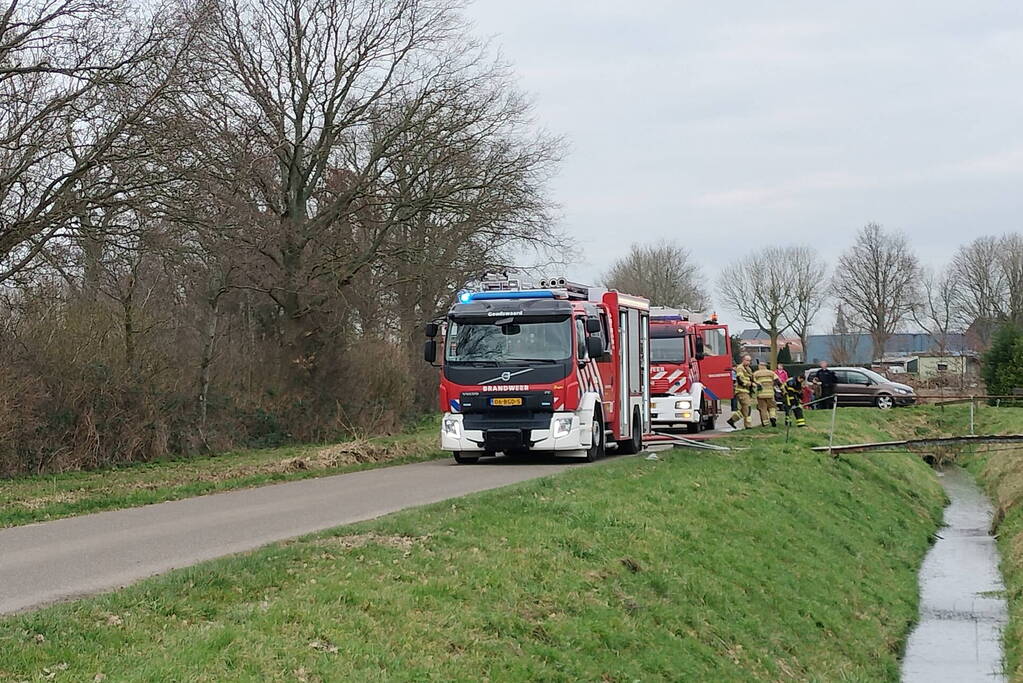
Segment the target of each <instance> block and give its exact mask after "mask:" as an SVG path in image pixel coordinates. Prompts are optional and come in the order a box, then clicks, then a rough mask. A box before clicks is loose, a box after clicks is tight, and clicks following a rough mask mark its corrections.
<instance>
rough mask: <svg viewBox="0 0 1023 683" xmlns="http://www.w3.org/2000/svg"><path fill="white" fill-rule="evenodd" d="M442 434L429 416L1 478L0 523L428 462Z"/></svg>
mask: <svg viewBox="0 0 1023 683" xmlns="http://www.w3.org/2000/svg"><path fill="white" fill-rule="evenodd" d="M437 439H438V437H437V423H436V421H435V420H428V421H425V422H423V423H421V424H419V425H417V426H415V427H414V428H412V429H410V430H409V431H408V433H406V434H400V435H397V436H391V437H378V438H373V439H360V440H354V441H350V442H346V443H340V444H334V445H321V446H286V447H283V448H271V449H264V450H252V451H242V452H237V453H225V454H221V455H217V456H212V457H192V458H180V459H174V460H162V461H157V462H151V463H142V464H137V465H129V466H124V467H118V468H113V469H103V470H91V471H84V472H66V473H62V474H56V475H44V476H34V477H18V478H15V479H0V527H5V526H16V525H19V524H29V523H31V522H41V521H45V520H48V519H57V518H59V517H70V516H73V515H81V514H86V513H89V512H99V511H101V510H113V509H117V508H126V507H135V506H138V505H148V504H149V503H160V502H163V501H166V500H178V499H181V498H189V497H191V496H199V495H202V494H205V493H214V492H217V491H227V490H230V489H238V488H248V487H252V486H262V485H264V484H272V483H276V482H282V481H290V480H294V479H306V478H309V477H321V476H326V475H330V474H340V473H342V472H353V471H355V470H361V469H368V468H372V467H381V466H384V465H399V464H404V463H409V462H418V461H421V460H428V459H431V458H437V457H441V456H442V455H446V454H445V453H441V452H440V450H439V449H438V447H437V445H438V444H437Z"/></svg>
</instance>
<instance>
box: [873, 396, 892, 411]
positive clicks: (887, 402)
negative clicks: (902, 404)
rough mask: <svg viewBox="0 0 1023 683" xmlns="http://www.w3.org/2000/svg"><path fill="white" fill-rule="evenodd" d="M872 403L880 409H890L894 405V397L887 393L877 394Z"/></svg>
mask: <svg viewBox="0 0 1023 683" xmlns="http://www.w3.org/2000/svg"><path fill="white" fill-rule="evenodd" d="M874 405H876V406H877V407H878V408H880V409H881V410H891V409H892V407H894V406H895V399H893V398H892V397H891V396H889V395H888V394H878V395H877V397H876V398H875V399H874Z"/></svg>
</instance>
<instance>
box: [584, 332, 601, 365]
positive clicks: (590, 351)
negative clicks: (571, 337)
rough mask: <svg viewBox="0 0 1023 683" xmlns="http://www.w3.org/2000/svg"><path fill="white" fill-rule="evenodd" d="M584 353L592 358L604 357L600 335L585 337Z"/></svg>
mask: <svg viewBox="0 0 1023 683" xmlns="http://www.w3.org/2000/svg"><path fill="white" fill-rule="evenodd" d="M586 354H587V355H588V356H589V357H590V358H592V359H593V360H600V359H601V358H603V357H604V341H603V340H602V339H601V338H600V337H587V338H586Z"/></svg>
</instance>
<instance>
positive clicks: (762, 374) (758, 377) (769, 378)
mask: <svg viewBox="0 0 1023 683" xmlns="http://www.w3.org/2000/svg"><path fill="white" fill-rule="evenodd" d="M777 380H778V376H777V375H775V374H774V371H773V370H771V369H770V368H766V367H762V368H760V369H759V370H757V371H756V372H754V373H753V381H754V382H756V383H757V384H759V385H760V389H759V391H758V392H757V398H774V383H775V382H776V381H777Z"/></svg>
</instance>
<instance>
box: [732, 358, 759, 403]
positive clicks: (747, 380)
mask: <svg viewBox="0 0 1023 683" xmlns="http://www.w3.org/2000/svg"><path fill="white" fill-rule="evenodd" d="M735 386H736V393H737V394H739V393H747V394H750V395H751V396H756V395H757V390H758V387H757V386H756V382H755V381H754V380H753V368H748V367H746V366H745V365H743V364H742V363H739V364H738V365H736V366H735Z"/></svg>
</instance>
